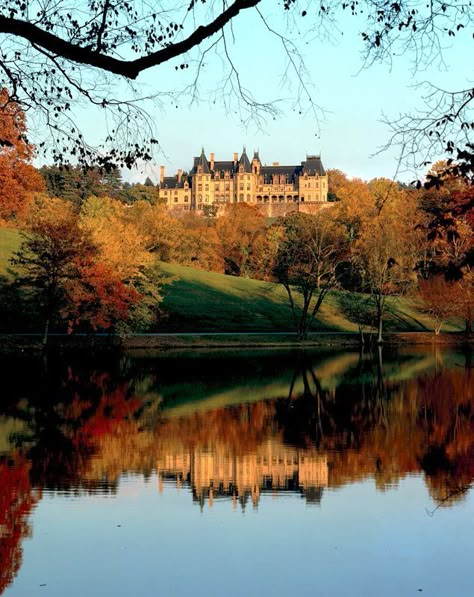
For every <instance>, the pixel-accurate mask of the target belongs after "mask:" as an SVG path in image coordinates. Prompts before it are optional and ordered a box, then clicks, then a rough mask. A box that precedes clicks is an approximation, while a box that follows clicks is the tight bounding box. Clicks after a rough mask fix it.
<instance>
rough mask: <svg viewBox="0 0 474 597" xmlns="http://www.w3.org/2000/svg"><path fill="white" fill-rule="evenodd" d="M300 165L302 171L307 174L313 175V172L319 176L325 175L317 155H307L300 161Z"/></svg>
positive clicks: (319, 157)
mask: <svg viewBox="0 0 474 597" xmlns="http://www.w3.org/2000/svg"><path fill="white" fill-rule="evenodd" d="M301 165H302V166H303V172H304V173H305V174H308V176H314V175H315V174H318V175H319V176H325V175H326V170H325V169H324V166H323V163H322V162H321V156H319V155H307V156H306V160H305V161H304V162H301Z"/></svg>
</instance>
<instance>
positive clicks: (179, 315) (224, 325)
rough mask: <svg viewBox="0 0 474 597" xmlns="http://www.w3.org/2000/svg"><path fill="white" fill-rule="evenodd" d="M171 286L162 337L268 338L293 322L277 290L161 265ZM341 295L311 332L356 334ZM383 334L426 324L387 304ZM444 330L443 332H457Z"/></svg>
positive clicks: (405, 308) (411, 307)
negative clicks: (239, 335) (247, 334)
mask: <svg viewBox="0 0 474 597" xmlns="http://www.w3.org/2000/svg"><path fill="white" fill-rule="evenodd" d="M162 268H163V271H164V273H165V274H166V275H169V276H172V277H174V282H173V283H172V284H171V285H170V286H168V287H167V288H166V289H165V300H164V304H163V306H164V309H165V311H166V312H167V313H168V320H167V321H165V322H164V323H162V324H161V327H160V329H162V330H164V331H188V332H193V331H201V332H214V331H219V332H272V331H292V330H293V322H292V317H291V312H290V308H289V306H288V300H287V296H286V292H285V291H284V289H283V288H282V287H281V286H278V285H275V284H269V283H266V282H260V281H258V280H248V279H244V278H235V277H231V276H224V275H222V274H216V273H213V272H204V271H201V270H196V269H192V268H189V267H184V266H180V265H174V264H169V263H163V264H162ZM340 297H341V293H339V292H332V293H330V294H329V295H328V297H327V298H326V300H325V302H324V303H323V305H322V307H321V310H320V313H319V315H318V318H317V321H316V322H315V325H314V328H313V329H314V330H319V331H341V332H342V331H345V332H355V331H357V324H356V322H354V321H351V320H350V319H348V318H347V317H346V316H345V315H344V313H343V312H342V311H341V309H340V307H339V300H340ZM385 328H386V330H387V331H431V330H432V329H433V328H432V322H431V320H430V318H429V317H427V316H425V315H424V314H423V313H421V311H420V309H419V304H418V302H417V301H416V300H415V299H409V298H405V297H402V298H394V299H391V300H390V312H389V313H388V314H387V317H386V322H385ZM459 329H460V328H459V327H458V326H457V325H453V324H450V325H445V326H443V331H458V330H459Z"/></svg>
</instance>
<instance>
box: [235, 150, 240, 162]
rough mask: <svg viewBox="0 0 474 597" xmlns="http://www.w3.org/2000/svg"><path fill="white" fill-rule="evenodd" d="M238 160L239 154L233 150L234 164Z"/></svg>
mask: <svg viewBox="0 0 474 597" xmlns="http://www.w3.org/2000/svg"><path fill="white" fill-rule="evenodd" d="M238 161H239V156H238V154H237V152H236V151H234V164H237V162H238Z"/></svg>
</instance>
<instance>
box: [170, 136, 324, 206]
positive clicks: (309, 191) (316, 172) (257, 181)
mask: <svg viewBox="0 0 474 597" xmlns="http://www.w3.org/2000/svg"><path fill="white" fill-rule="evenodd" d="M327 194H328V177H327V174H326V171H325V170H324V167H323V164H322V162H321V158H320V156H316V155H308V156H306V160H304V161H303V162H301V164H300V165H297V166H280V164H279V163H278V162H274V163H273V164H272V165H271V166H266V165H265V166H264V165H262V163H261V161H260V157H259V155H258V152H255V153H254V155H253V158H252V160H251V161H250V160H249V158H248V156H247V153H246V151H245V148H244V149H243V151H242V154H241V156H240V158H239V157H238V154H237V153H234V158H233V160H229V161H217V160H215V159H214V154H213V153H210V154H209V159H208V158H207V157H206V155H205V153H204V149H203V150H202V151H201V155H200V156H199V157H195V158H194V163H193V167H192V169H191V171H190V172H189V173H183V172H182V170H178V173H177V174H176V175H175V176H165V168H164V166H161V167H160V184H159V196H160V199H162V200H163V202H164V203H166V205H167V206H168V208H169V209H171V210H173V211H182V212H185V211H197V212H202V211H205V210H206V206H209V207H210V206H215V207H217V208H218V210H220V209H222V208H224V207H225V206H226V205H227V204H230V203H239V202H245V203H250V204H252V205H257V206H261V207H262V208H263V210H262V211H265V212H267V213H269V215H272V213H275V214H276V213H286V212H288V211H296V210H301V211H312V210H311V206H313V208H319V207H322V206H323V205H324V204H327Z"/></svg>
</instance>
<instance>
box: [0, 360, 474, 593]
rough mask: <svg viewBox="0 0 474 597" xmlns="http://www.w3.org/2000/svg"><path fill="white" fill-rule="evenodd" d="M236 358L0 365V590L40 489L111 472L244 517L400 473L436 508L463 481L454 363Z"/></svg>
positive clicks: (112, 480) (102, 487)
mask: <svg viewBox="0 0 474 597" xmlns="http://www.w3.org/2000/svg"><path fill="white" fill-rule="evenodd" d="M242 354H243V355H244V356H241V357H239V358H240V360H239V358H236V357H235V355H232V358H230V357H229V355H226V354H211V355H207V356H206V355H205V356H203V357H196V356H194V355H193V356H192V357H185V356H182V355H178V356H177V357H176V358H173V357H172V356H169V357H167V358H163V357H161V358H156V357H153V358H152V357H150V356H149V355H141V356H140V355H136V356H134V357H133V358H130V357H127V358H124V357H123V356H120V355H107V356H105V357H101V359H98V358H91V361H89V362H87V361H84V358H83V357H81V359H80V360H78V361H74V360H71V361H70V362H68V363H66V362H65V361H64V359H62V358H57V359H55V358H54V357H52V358H50V359H49V360H48V361H47V362H44V361H41V360H35V359H30V360H28V358H26V357H25V358H23V359H3V360H2V359H0V374H1V375H2V379H3V386H4V388H3V391H4V394H3V395H4V400H3V401H2V406H1V409H0V530H1V532H0V593H1V592H3V590H4V589H5V587H7V586H8V585H9V584H10V583H11V582H12V580H13V578H14V577H15V575H16V573H17V572H18V570H19V567H20V566H21V559H22V549H21V545H22V541H23V539H25V538H27V537H28V536H30V535H31V533H32V532H33V529H32V528H31V524H32V522H31V514H32V512H33V511H34V508H35V507H36V505H37V504H38V503H39V501H40V500H41V499H42V495H43V493H44V492H48V493H60V494H62V495H64V494H71V495H80V494H84V493H88V494H97V493H104V494H110V495H114V494H116V493H117V491H118V489H119V486H120V479H121V476H122V475H124V474H134V475H142V476H143V477H145V478H146V479H148V478H151V477H152V476H155V475H156V478H157V483H158V488H157V493H158V491H162V490H163V486H164V484H168V483H173V484H175V485H176V486H177V487H187V488H189V490H190V493H191V495H192V500H193V501H194V502H195V503H196V504H199V505H200V506H201V508H203V507H212V506H213V503H214V501H216V500H227V501H228V502H232V504H233V507H235V508H242V509H243V508H245V507H247V506H248V505H249V506H250V505H251V506H253V507H257V506H258V504H259V502H260V499H261V496H262V495H263V494H265V493H271V494H273V495H278V494H280V493H285V494H288V493H292V494H294V495H299V496H301V497H302V498H303V499H304V500H305V501H306V503H308V504H318V503H320V501H321V499H328V497H327V494H325V493H324V491H325V489H337V488H340V487H342V486H344V485H346V484H350V483H354V482H357V481H360V480H364V479H371V480H373V481H374V482H375V484H376V487H377V488H378V489H379V490H380V491H384V490H385V489H386V488H389V487H394V486H396V485H397V483H398V482H399V481H400V480H401V479H403V478H404V477H406V476H407V475H420V476H422V477H423V479H424V482H425V484H426V487H427V491H428V494H429V495H430V496H431V497H432V499H433V500H434V503H435V506H436V505H443V506H451V505H454V504H455V503H457V502H458V501H460V500H462V499H463V496H464V495H465V494H466V492H467V491H468V490H469V489H470V487H471V486H472V482H473V479H474V396H473V386H474V384H473V383H472V367H471V363H470V360H469V359H470V355H469V354H463V353H448V352H445V353H439V352H433V351H414V352H403V351H402V352H397V353H390V352H387V353H385V352H384V354H383V355H382V354H381V353H377V354H374V355H373V354H367V355H359V354H357V353H336V354H328V353H316V354H312V353H290V354H287V353H272V354H270V355H267V354H264V355H262V354H259V353H249V354H245V353H242ZM382 356H383V358H382ZM25 370H28V371H29V372H30V375H28V376H26V375H24V371H25Z"/></svg>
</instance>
